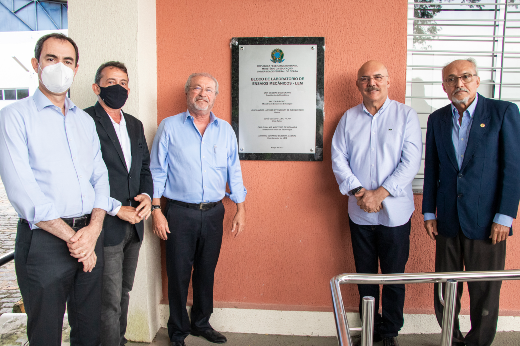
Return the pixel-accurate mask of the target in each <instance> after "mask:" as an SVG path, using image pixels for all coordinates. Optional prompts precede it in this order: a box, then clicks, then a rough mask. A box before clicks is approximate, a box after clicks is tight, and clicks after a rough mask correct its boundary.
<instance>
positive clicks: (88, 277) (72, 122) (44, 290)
mask: <svg viewBox="0 0 520 346" xmlns="http://www.w3.org/2000/svg"><path fill="white" fill-rule="evenodd" d="M78 58H79V55H78V47H77V46H76V44H75V43H74V41H73V40H72V39H70V38H68V37H66V36H64V35H62V34H57V33H53V34H49V35H45V36H43V37H42V38H40V39H39V40H38V42H37V43H36V47H35V57H34V58H33V59H32V61H31V63H32V66H33V68H34V71H36V72H37V73H38V78H39V88H38V89H37V90H36V92H35V93H34V95H33V96H31V97H28V98H26V99H23V100H20V101H18V102H16V103H13V104H11V105H9V106H7V107H5V108H3V109H2V110H1V111H0V138H2V139H3V140H2V141H0V176H1V177H2V180H3V182H4V185H5V187H6V191H7V196H8V197H9V200H10V202H11V204H12V205H13V207H14V208H15V210H16V211H17V213H18V215H19V217H20V221H19V222H18V230H17V235H16V244H15V267H16V275H17V279H18V284H19V287H20V291H21V293H22V297H23V300H24V304H25V309H26V311H27V335H28V338H29V342H30V344H31V346H37V345H46V346H47V345H56V346H58V345H61V330H62V324H63V316H64V313H65V306H66V305H67V307H68V317H69V324H70V326H71V332H70V344H71V345H92V346H94V345H96V346H97V345H99V344H100V337H99V330H100V315H101V288H102V280H101V279H102V277H101V276H102V272H103V241H102V239H103V235H102V233H101V231H102V225H103V219H104V217H105V213H106V212H107V211H112V210H114V209H115V208H117V207H119V206H120V205H121V204H120V203H119V202H117V201H115V200H113V199H112V198H110V187H109V183H108V173H107V168H106V166H105V163H104V162H103V159H102V154H101V150H100V143H99V138H98V135H97V132H96V126H95V124H94V121H93V120H92V118H91V117H90V116H89V115H88V114H86V113H85V112H84V111H82V110H81V109H79V108H78V107H76V106H75V105H74V104H73V103H72V101H71V100H70V99H69V98H67V97H66V93H67V90H68V89H69V87H70V85H71V84H72V81H73V79H74V75H75V74H76V72H77V70H78ZM98 238H99V239H100V240H99V241H98Z"/></svg>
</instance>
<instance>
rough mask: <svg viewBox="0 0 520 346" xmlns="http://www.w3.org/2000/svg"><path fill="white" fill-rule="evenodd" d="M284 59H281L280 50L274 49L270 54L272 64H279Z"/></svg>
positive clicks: (281, 53) (281, 52)
mask: <svg viewBox="0 0 520 346" xmlns="http://www.w3.org/2000/svg"><path fill="white" fill-rule="evenodd" d="M284 60H285V59H284V58H283V51H282V50H281V49H280V48H276V49H275V50H273V51H272V52H271V61H272V62H274V63H281V62H283V61H284Z"/></svg>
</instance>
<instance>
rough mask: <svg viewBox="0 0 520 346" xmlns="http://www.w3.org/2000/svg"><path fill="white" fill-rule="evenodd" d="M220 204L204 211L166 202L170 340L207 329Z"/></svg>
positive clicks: (219, 241) (221, 216)
mask: <svg viewBox="0 0 520 346" xmlns="http://www.w3.org/2000/svg"><path fill="white" fill-rule="evenodd" d="M224 212H225V210H224V206H223V205H222V203H220V204H218V205H217V206H215V207H214V208H212V209H210V210H207V211H200V210H194V209H189V208H185V207H182V206H179V205H176V204H172V203H171V202H170V203H168V211H167V214H166V218H167V220H168V227H169V229H170V234H168V239H167V240H166V272H167V274H168V300H169V305H170V318H169V319H168V335H169V336H170V340H171V341H181V340H184V338H185V337H186V336H188V335H189V334H190V331H193V330H195V331H200V330H204V329H210V328H211V325H210V324H209V318H210V316H211V314H212V313H213V282H214V274H215V268H216V266H217V262H218V257H219V254H220V246H221V244H222V231H223V225H222V222H223V221H224ZM192 268H193V281H192V284H193V306H192V308H191V325H190V320H189V318H188V312H187V311H186V301H187V298H188V287H189V284H190V277H191V275H192V273H191V270H192Z"/></svg>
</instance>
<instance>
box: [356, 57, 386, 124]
mask: <svg viewBox="0 0 520 346" xmlns="http://www.w3.org/2000/svg"><path fill="white" fill-rule="evenodd" d="M356 86H357V87H358V90H359V92H360V93H361V96H363V103H364V105H365V107H366V108H367V109H368V111H369V112H370V113H371V114H372V115H374V114H375V113H376V112H377V110H378V109H379V108H381V106H382V105H383V104H384V103H385V101H386V99H387V97H388V88H389V87H390V78H389V77H388V70H387V69H386V66H385V65H383V63H382V62H380V61H375V60H370V61H367V62H366V63H364V64H363V66H361V67H360V69H359V70H358V78H357V80H356Z"/></svg>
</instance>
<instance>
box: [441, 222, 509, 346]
mask: <svg viewBox="0 0 520 346" xmlns="http://www.w3.org/2000/svg"><path fill="white" fill-rule="evenodd" d="M436 243H437V244H436V248H435V271H436V272H455V271H462V270H464V268H465V269H466V270H468V271H475V270H477V271H480V270H503V269H504V266H505V260H506V242H505V241H501V242H500V243H498V244H496V245H493V244H492V243H491V240H490V239H486V240H472V239H468V238H466V236H465V235H464V234H463V233H462V231H459V234H458V235H457V236H456V237H454V238H445V237H443V236H441V235H438V236H436ZM501 286H502V281H483V282H468V291H469V297H470V319H471V330H470V331H469V332H468V334H467V335H466V337H465V338H464V337H463V336H462V333H461V332H460V329H459V312H460V298H461V297H462V289H463V284H462V283H459V284H458V285H457V301H456V311H455V313H456V315H455V321H454V324H453V337H454V340H458V341H465V342H466V345H468V346H477V345H478V346H488V345H491V343H492V342H493V339H494V338H495V333H496V329H497V320H498V309H499V300H500V288H501ZM443 289H444V287H443ZM437 290H438V284H435V285H434V292H435V294H434V306H435V315H436V316H437V321H438V322H439V325H441V326H442V314H443V312H444V307H443V306H442V305H441V303H440V301H439V299H438V296H437Z"/></svg>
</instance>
